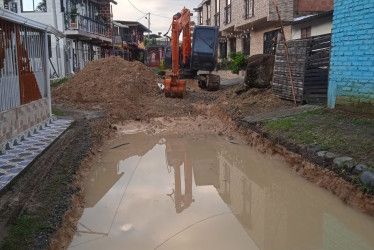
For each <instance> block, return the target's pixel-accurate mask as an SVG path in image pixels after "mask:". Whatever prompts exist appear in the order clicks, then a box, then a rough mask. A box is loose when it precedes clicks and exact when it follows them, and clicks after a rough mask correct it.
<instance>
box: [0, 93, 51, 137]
mask: <svg viewBox="0 0 374 250" xmlns="http://www.w3.org/2000/svg"><path fill="white" fill-rule="evenodd" d="M48 118H49V102H48V98H43V99H40V100H38V101H34V102H31V103H28V104H25V105H22V106H18V107H16V108H13V109H10V110H7V111H4V112H0V124H1V128H0V144H1V143H3V142H5V141H7V140H10V139H11V138H13V137H15V136H18V135H19V134H21V133H22V132H24V131H26V130H28V129H29V128H31V127H33V126H35V125H37V124H38V123H41V122H43V121H44V120H46V119H48Z"/></svg>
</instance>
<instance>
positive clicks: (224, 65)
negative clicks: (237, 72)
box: [217, 58, 231, 70]
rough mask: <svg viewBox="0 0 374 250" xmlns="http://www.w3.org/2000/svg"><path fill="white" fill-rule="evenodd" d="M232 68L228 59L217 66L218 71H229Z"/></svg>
mask: <svg viewBox="0 0 374 250" xmlns="http://www.w3.org/2000/svg"><path fill="white" fill-rule="evenodd" d="M230 68H231V61H228V60H227V59H226V58H224V59H222V62H219V63H218V64H217V70H229V69H230Z"/></svg>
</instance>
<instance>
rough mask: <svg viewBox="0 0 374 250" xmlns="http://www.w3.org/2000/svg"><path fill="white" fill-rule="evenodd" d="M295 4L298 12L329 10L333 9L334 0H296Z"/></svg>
mask: <svg viewBox="0 0 374 250" xmlns="http://www.w3.org/2000/svg"><path fill="white" fill-rule="evenodd" d="M335 1H336V0H335ZM347 2H349V1H347ZM295 4H296V11H299V12H313V11H329V10H333V9H334V0H296V1H295Z"/></svg>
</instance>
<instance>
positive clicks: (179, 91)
mask: <svg viewBox="0 0 374 250" xmlns="http://www.w3.org/2000/svg"><path fill="white" fill-rule="evenodd" d="M190 16H191V14H190V11H189V10H188V9H185V8H184V9H183V10H182V11H181V12H179V13H177V14H175V15H174V16H173V22H172V24H171V28H172V31H171V55H172V65H171V74H170V78H169V79H165V96H166V97H180V98H183V94H184V92H185V89H186V82H185V81H184V80H181V79H179V63H180V62H179V58H180V55H179V53H180V49H179V36H180V33H181V32H183V40H182V55H183V63H184V64H187V59H188V57H190V56H191V35H190V20H191V19H190Z"/></svg>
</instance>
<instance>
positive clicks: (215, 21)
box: [214, 12, 220, 26]
mask: <svg viewBox="0 0 374 250" xmlns="http://www.w3.org/2000/svg"><path fill="white" fill-rule="evenodd" d="M214 25H215V26H219V25H220V18H219V12H217V13H216V14H214Z"/></svg>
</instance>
